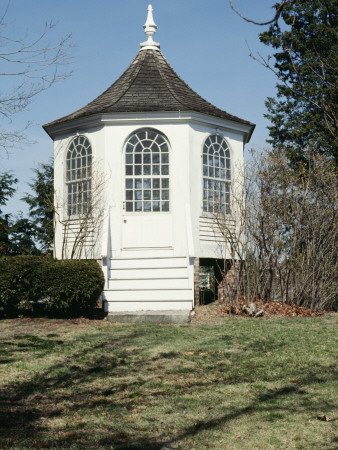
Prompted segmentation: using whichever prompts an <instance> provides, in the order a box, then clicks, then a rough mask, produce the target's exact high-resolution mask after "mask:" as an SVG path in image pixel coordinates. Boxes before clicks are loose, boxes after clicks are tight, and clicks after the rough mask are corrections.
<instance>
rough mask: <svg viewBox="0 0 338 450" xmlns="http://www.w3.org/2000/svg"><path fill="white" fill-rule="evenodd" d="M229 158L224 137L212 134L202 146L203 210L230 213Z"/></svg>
mask: <svg viewBox="0 0 338 450" xmlns="http://www.w3.org/2000/svg"><path fill="white" fill-rule="evenodd" d="M230 182H231V160H230V149H229V146H228V144H227V141H226V140H225V139H224V137H222V136H219V135H216V134H213V135H211V136H209V137H208V138H207V140H206V141H205V143H204V147H203V211H207V212H211V213H215V212H223V213H225V214H230Z"/></svg>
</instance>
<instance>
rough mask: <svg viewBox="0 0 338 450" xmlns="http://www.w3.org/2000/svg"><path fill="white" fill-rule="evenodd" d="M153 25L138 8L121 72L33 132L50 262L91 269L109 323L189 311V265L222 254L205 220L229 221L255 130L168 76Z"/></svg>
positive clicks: (192, 281)
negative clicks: (49, 229)
mask: <svg viewBox="0 0 338 450" xmlns="http://www.w3.org/2000/svg"><path fill="white" fill-rule="evenodd" d="M156 29H157V26H156V25H155V22H154V19H153V14H152V7H151V5H149V7H148V17H147V21H146V23H145V25H144V30H145V33H146V35H147V36H148V40H147V41H146V42H144V43H142V44H141V48H140V51H139V52H138V54H137V55H136V57H135V59H134V60H133V61H132V63H131V64H130V66H129V67H128V68H127V70H126V71H125V72H124V73H123V74H122V75H121V77H120V78H119V79H118V80H117V81H116V82H115V83H113V84H112V85H111V86H110V87H109V88H108V89H107V90H106V91H104V92H103V93H102V94H101V95H100V96H99V97H97V98H96V99H95V100H93V101H92V102H91V103H89V104H88V105H86V106H84V107H83V108H81V109H79V110H78V111H75V112H74V113H72V114H69V115H67V116H65V117H62V118H61V119H58V120H55V121H54V122H51V123H48V124H47V125H45V126H44V129H45V130H46V132H47V133H48V134H49V136H50V137H51V138H52V139H53V140H54V149H55V209H56V220H55V249H54V250H55V257H56V258H91V259H97V260H98V261H99V262H100V263H101V264H102V269H103V271H104V274H105V278H106V284H105V288H104V292H103V299H104V304H105V309H106V311H107V312H108V314H109V316H111V317H113V318H114V316H115V318H117V317H120V318H121V317H133V319H131V320H134V318H135V317H139V316H143V314H145V315H147V314H148V315H150V316H151V315H153V316H154V317H155V316H156V315H157V316H161V317H164V316H165V313H164V311H171V316H170V317H171V318H172V317H173V316H175V314H176V316H180V312H182V311H183V312H184V314H183V316H184V317H187V314H188V313H189V312H190V311H191V310H192V309H193V308H194V305H195V302H196V301H198V295H199V281H198V280H199V275H198V274H199V265H200V263H201V264H202V265H203V264H208V265H212V264H213V263H214V262H215V261H217V260H219V259H226V258H227V257H228V256H227V255H226V254H225V253H224V248H222V246H221V245H219V242H218V239H217V232H216V233H215V227H214V226H213V224H214V214H215V213H217V210H218V208H220V209H221V210H222V212H223V213H224V214H226V215H228V217H229V220H230V221H231V220H235V218H234V217H232V215H231V195H230V192H231V182H232V180H233V178H234V176H236V174H235V175H234V172H235V171H236V167H238V166H240V165H241V164H242V163H243V149H244V144H245V143H246V142H248V141H249V139H250V137H251V134H252V132H253V130H254V124H252V123H250V122H248V121H246V120H243V119H240V118H238V117H235V116H233V115H231V114H229V113H227V112H226V111H223V110H221V109H218V108H217V107H215V106H213V105H212V104H211V103H209V102H207V101H206V100H204V99H203V98H202V97H200V96H199V95H198V94H197V93H196V92H194V91H193V90H192V89H191V88H190V87H189V86H188V85H187V84H186V83H185V82H184V81H183V80H182V79H181V78H180V77H179V76H178V75H177V74H176V73H175V72H174V70H173V69H172V68H171V66H170V65H169V63H168V62H167V60H166V59H165V57H164V56H163V54H162V52H161V51H160V45H159V44H158V43H156V42H154V41H153V35H154V34H155V32H156ZM175 312H176V313H175ZM183 316H182V317H183ZM168 320H171V319H168ZM184 320H185V319H184Z"/></svg>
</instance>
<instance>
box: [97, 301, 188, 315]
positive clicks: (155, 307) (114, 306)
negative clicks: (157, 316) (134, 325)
mask: <svg viewBox="0 0 338 450" xmlns="http://www.w3.org/2000/svg"><path fill="white" fill-rule="evenodd" d="M169 309H170V310H174V311H177V310H187V311H191V309H192V303H191V302H190V301H176V302H173V301H168V302H164V301H161V302H156V301H153V302H143V303H142V304H140V302H138V301H136V302H125V301H117V302H106V304H105V311H106V312H122V311H129V312H130V311H147V310H148V311H166V310H169Z"/></svg>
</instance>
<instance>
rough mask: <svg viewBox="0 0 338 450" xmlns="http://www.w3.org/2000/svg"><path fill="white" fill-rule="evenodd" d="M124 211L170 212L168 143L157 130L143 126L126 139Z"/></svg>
mask: <svg viewBox="0 0 338 450" xmlns="http://www.w3.org/2000/svg"><path fill="white" fill-rule="evenodd" d="M125 175H126V186H125V187H126V189H125V193H126V211H127V212H160V211H169V145H168V142H167V140H166V138H165V137H164V136H163V135H162V134H161V133H159V132H157V131H155V130H151V129H143V130H140V131H138V132H137V133H135V134H133V135H132V136H131V137H130V138H129V139H128V142H127V145H126V153H125Z"/></svg>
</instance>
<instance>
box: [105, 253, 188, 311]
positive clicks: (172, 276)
mask: <svg viewBox="0 0 338 450" xmlns="http://www.w3.org/2000/svg"><path fill="white" fill-rule="evenodd" d="M108 263H109V266H108V267H107V277H108V279H107V282H106V288H105V290H104V293H103V294H104V300H105V302H106V311H107V312H108V313H110V314H114V313H115V312H116V313H118V312H122V311H129V312H134V311H169V310H170V311H173V310H175V311H178V310H185V311H190V310H191V309H192V308H193V306H194V303H193V302H194V269H193V261H192V260H191V259H189V258H188V257H186V256H172V255H166V256H154V254H150V255H149V256H144V254H143V255H142V257H138V256H136V255H128V254H127V255H126V256H124V257H121V258H111V259H110V260H109V262H108Z"/></svg>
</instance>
